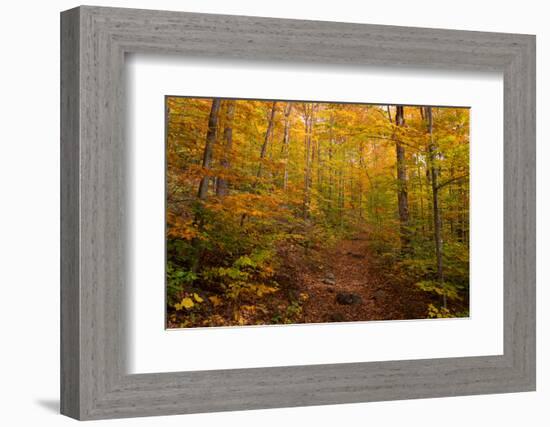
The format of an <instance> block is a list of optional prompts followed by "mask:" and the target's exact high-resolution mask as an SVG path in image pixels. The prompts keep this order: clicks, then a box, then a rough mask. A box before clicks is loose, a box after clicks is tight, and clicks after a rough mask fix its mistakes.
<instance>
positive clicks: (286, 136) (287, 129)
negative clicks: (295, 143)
mask: <svg viewBox="0 0 550 427" xmlns="http://www.w3.org/2000/svg"><path fill="white" fill-rule="evenodd" d="M291 111H292V103H290V102H289V103H287V104H286V108H285V128H284V132H283V147H282V150H281V151H282V153H281V154H282V155H283V161H284V162H285V168H284V170H283V190H286V188H287V186H288V158H289V149H290V147H289V144H290V113H291Z"/></svg>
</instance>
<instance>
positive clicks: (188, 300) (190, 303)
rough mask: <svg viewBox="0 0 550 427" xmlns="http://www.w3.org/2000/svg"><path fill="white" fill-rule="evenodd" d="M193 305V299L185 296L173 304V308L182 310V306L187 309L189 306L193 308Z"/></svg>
mask: <svg viewBox="0 0 550 427" xmlns="http://www.w3.org/2000/svg"><path fill="white" fill-rule="evenodd" d="M194 306H195V303H194V302H193V300H192V299H191V298H189V297H185V298H183V299H182V300H181V302H180V303H179V304H176V305H174V308H175V309H176V310H182V309H184V308H185V309H187V310H189V309H190V308H193V307H194Z"/></svg>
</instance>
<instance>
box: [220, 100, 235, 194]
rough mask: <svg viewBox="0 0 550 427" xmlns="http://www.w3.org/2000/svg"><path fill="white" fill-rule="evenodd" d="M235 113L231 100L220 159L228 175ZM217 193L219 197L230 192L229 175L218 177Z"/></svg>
mask: <svg viewBox="0 0 550 427" xmlns="http://www.w3.org/2000/svg"><path fill="white" fill-rule="evenodd" d="M234 115H235V101H234V100H229V101H227V104H226V112H225V126H224V129H223V139H224V142H225V144H224V148H223V157H222V159H221V161H220V164H221V167H222V169H223V170H222V173H223V174H224V175H227V174H228V172H229V169H230V168H231V152H232V149H233V127H232V126H233V117H234ZM216 184H217V185H216V195H217V196H219V197H223V196H226V195H227V193H228V191H229V190H228V184H227V176H222V177H218V179H217V181H216Z"/></svg>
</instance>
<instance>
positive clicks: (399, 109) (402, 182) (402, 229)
mask: <svg viewBox="0 0 550 427" xmlns="http://www.w3.org/2000/svg"><path fill="white" fill-rule="evenodd" d="M395 125H396V126H397V127H398V128H399V127H403V126H405V116H404V107H403V106H402V105H397V106H396V107H395ZM396 133H397V132H396ZM399 138H400V135H399V134H398V133H397V135H396V138H395V154H396V159H397V161H396V168H397V205H398V210H399V236H400V240H401V253H402V254H406V253H408V252H409V251H410V229H409V196H408V192H407V166H406V160H405V148H404V147H403V145H402V144H401V142H400V140H399Z"/></svg>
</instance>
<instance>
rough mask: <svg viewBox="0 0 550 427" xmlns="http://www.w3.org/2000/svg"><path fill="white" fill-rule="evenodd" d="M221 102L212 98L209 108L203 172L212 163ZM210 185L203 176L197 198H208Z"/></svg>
mask: <svg viewBox="0 0 550 427" xmlns="http://www.w3.org/2000/svg"><path fill="white" fill-rule="evenodd" d="M220 103H221V100H220V99H219V98H214V99H213V100H212V107H211V108H210V116H209V117H208V131H207V132H206V143H205V145H204V153H203V157H202V167H203V169H205V170H208V169H210V166H211V163H212V153H213V151H214V145H215V144H216V132H217V128H218V114H219V111H220ZM209 183H210V177H209V176H208V175H205V176H204V177H203V178H202V179H201V182H200V184H199V193H198V197H199V199H200V200H204V199H206V197H207V196H208V184H209Z"/></svg>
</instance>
